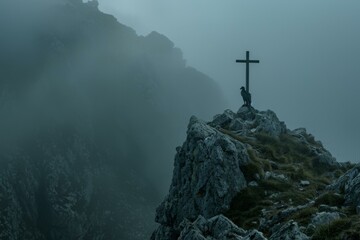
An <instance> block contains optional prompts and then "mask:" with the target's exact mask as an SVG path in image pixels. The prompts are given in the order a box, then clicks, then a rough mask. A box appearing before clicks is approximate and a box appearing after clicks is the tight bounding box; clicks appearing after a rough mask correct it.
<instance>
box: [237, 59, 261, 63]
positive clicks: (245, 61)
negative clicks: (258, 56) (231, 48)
mask: <svg viewBox="0 0 360 240" xmlns="http://www.w3.org/2000/svg"><path fill="white" fill-rule="evenodd" d="M236 62H237V63H260V61H259V60H236Z"/></svg>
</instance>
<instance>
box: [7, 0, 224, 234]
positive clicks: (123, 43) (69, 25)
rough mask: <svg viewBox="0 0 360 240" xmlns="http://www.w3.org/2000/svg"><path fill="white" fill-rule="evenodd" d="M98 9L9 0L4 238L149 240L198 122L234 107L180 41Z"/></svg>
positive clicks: (69, 1) (67, 0) (71, 2)
mask: <svg viewBox="0 0 360 240" xmlns="http://www.w3.org/2000/svg"><path fill="white" fill-rule="evenodd" d="M94 3H95V2H91V3H82V1H80V0H53V1H47V0H46V1H45V0H33V1H24V0H11V1H10V0H6V1H2V2H1V3H0V30H1V32H2V37H1V38H0V51H1V53H2V54H1V55H0V89H1V90H0V115H1V118H0V132H1V135H0V167H1V170H0V196H1V198H0V201H1V205H0V215H1V217H0V236H1V237H0V238H1V239H144V238H146V237H147V236H149V235H150V232H151V230H152V229H153V226H152V225H151V224H149V223H151V222H152V219H153V212H154V209H155V205H156V203H157V202H159V201H160V195H161V192H163V191H164V188H165V186H166V187H167V182H168V181H169V180H170V176H169V174H168V172H169V169H170V168H171V165H172V163H171V161H168V159H169V157H170V156H171V155H172V154H173V151H175V150H174V148H175V146H176V144H177V142H178V141H180V139H181V137H182V132H181V129H182V128H183V127H184V126H185V124H186V118H187V116H189V115H190V114H193V113H195V112H197V113H199V114H200V115H202V116H204V117H205V116H207V115H210V114H211V112H213V111H216V109H217V108H222V107H223V106H222V105H223V103H224V100H223V97H222V95H221V92H220V91H219V88H218V86H217V85H216V84H215V83H214V81H213V80H212V79H210V78H209V77H207V76H206V75H204V74H202V73H200V72H198V71H196V70H195V69H193V68H191V67H189V66H187V65H186V63H185V60H184V59H183V57H182V53H181V51H180V50H179V49H177V48H175V47H174V44H173V43H172V42H171V41H170V40H169V39H167V38H166V37H165V36H163V35H161V34H159V33H156V32H153V33H151V34H149V35H148V36H137V35H136V34H135V31H134V30H132V29H131V28H129V27H126V26H124V25H122V24H120V23H118V22H117V21H116V19H115V18H114V17H112V16H110V15H107V14H104V13H102V12H100V11H99V10H98V9H97V5H96V4H94Z"/></svg>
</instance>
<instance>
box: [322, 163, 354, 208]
mask: <svg viewBox="0 0 360 240" xmlns="http://www.w3.org/2000/svg"><path fill="white" fill-rule="evenodd" d="M328 189H330V190H335V191H338V192H340V193H343V194H344V198H345V204H346V205H352V206H359V205H360V164H357V165H356V166H354V167H353V168H352V169H350V170H349V171H347V172H346V173H345V174H344V175H342V176H341V177H340V178H338V180H336V181H335V182H334V183H333V184H331V185H330V186H329V187H328Z"/></svg>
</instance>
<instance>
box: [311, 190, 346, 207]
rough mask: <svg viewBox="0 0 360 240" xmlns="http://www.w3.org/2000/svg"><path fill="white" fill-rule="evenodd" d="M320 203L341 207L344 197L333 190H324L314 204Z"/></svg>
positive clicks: (318, 204)
mask: <svg viewBox="0 0 360 240" xmlns="http://www.w3.org/2000/svg"><path fill="white" fill-rule="evenodd" d="M321 204H326V205H329V206H336V207H341V206H342V205H343V204H344V197H343V196H342V195H339V194H337V193H334V192H326V193H324V194H323V195H321V196H319V197H318V198H317V199H316V200H315V206H320V205H321Z"/></svg>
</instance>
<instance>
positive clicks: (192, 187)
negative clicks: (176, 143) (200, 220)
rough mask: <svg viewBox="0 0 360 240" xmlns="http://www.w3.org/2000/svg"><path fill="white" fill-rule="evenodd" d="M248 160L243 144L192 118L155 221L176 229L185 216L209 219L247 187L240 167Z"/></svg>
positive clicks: (224, 209)
mask: <svg viewBox="0 0 360 240" xmlns="http://www.w3.org/2000/svg"><path fill="white" fill-rule="evenodd" d="M248 162H249V157H248V155H247V150H246V148H245V146H244V145H243V144H242V143H240V142H238V141H236V140H234V139H232V138H230V137H228V136H227V135H225V134H222V133H221V132H219V131H217V130H216V129H214V128H212V127H211V126H209V125H207V124H206V123H205V122H203V121H201V120H199V119H197V118H196V117H192V118H191V119H190V123H189V126H188V131H187V139H186V141H185V143H184V144H183V146H182V147H181V149H179V151H178V153H177V154H176V157H175V167H174V173H173V179H172V184H171V187H170V191H169V194H168V196H167V197H166V199H165V200H164V201H163V202H162V203H161V205H160V206H159V207H158V209H157V213H156V221H157V222H158V223H160V224H162V225H164V226H171V227H174V228H176V227H177V226H178V225H179V224H180V223H181V222H182V221H183V220H184V219H189V220H190V221H194V220H195V219H196V218H197V216H199V215H202V216H204V217H205V218H211V217H213V216H216V215H218V214H220V213H223V212H225V211H226V210H228V209H229V207H230V203H231V200H232V199H233V198H234V197H235V196H236V194H237V193H238V192H239V191H240V190H242V189H244V188H245V187H246V186H247V182H246V180H245V177H244V175H243V173H242V172H241V169H240V167H241V166H243V165H245V164H247V163H248Z"/></svg>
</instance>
